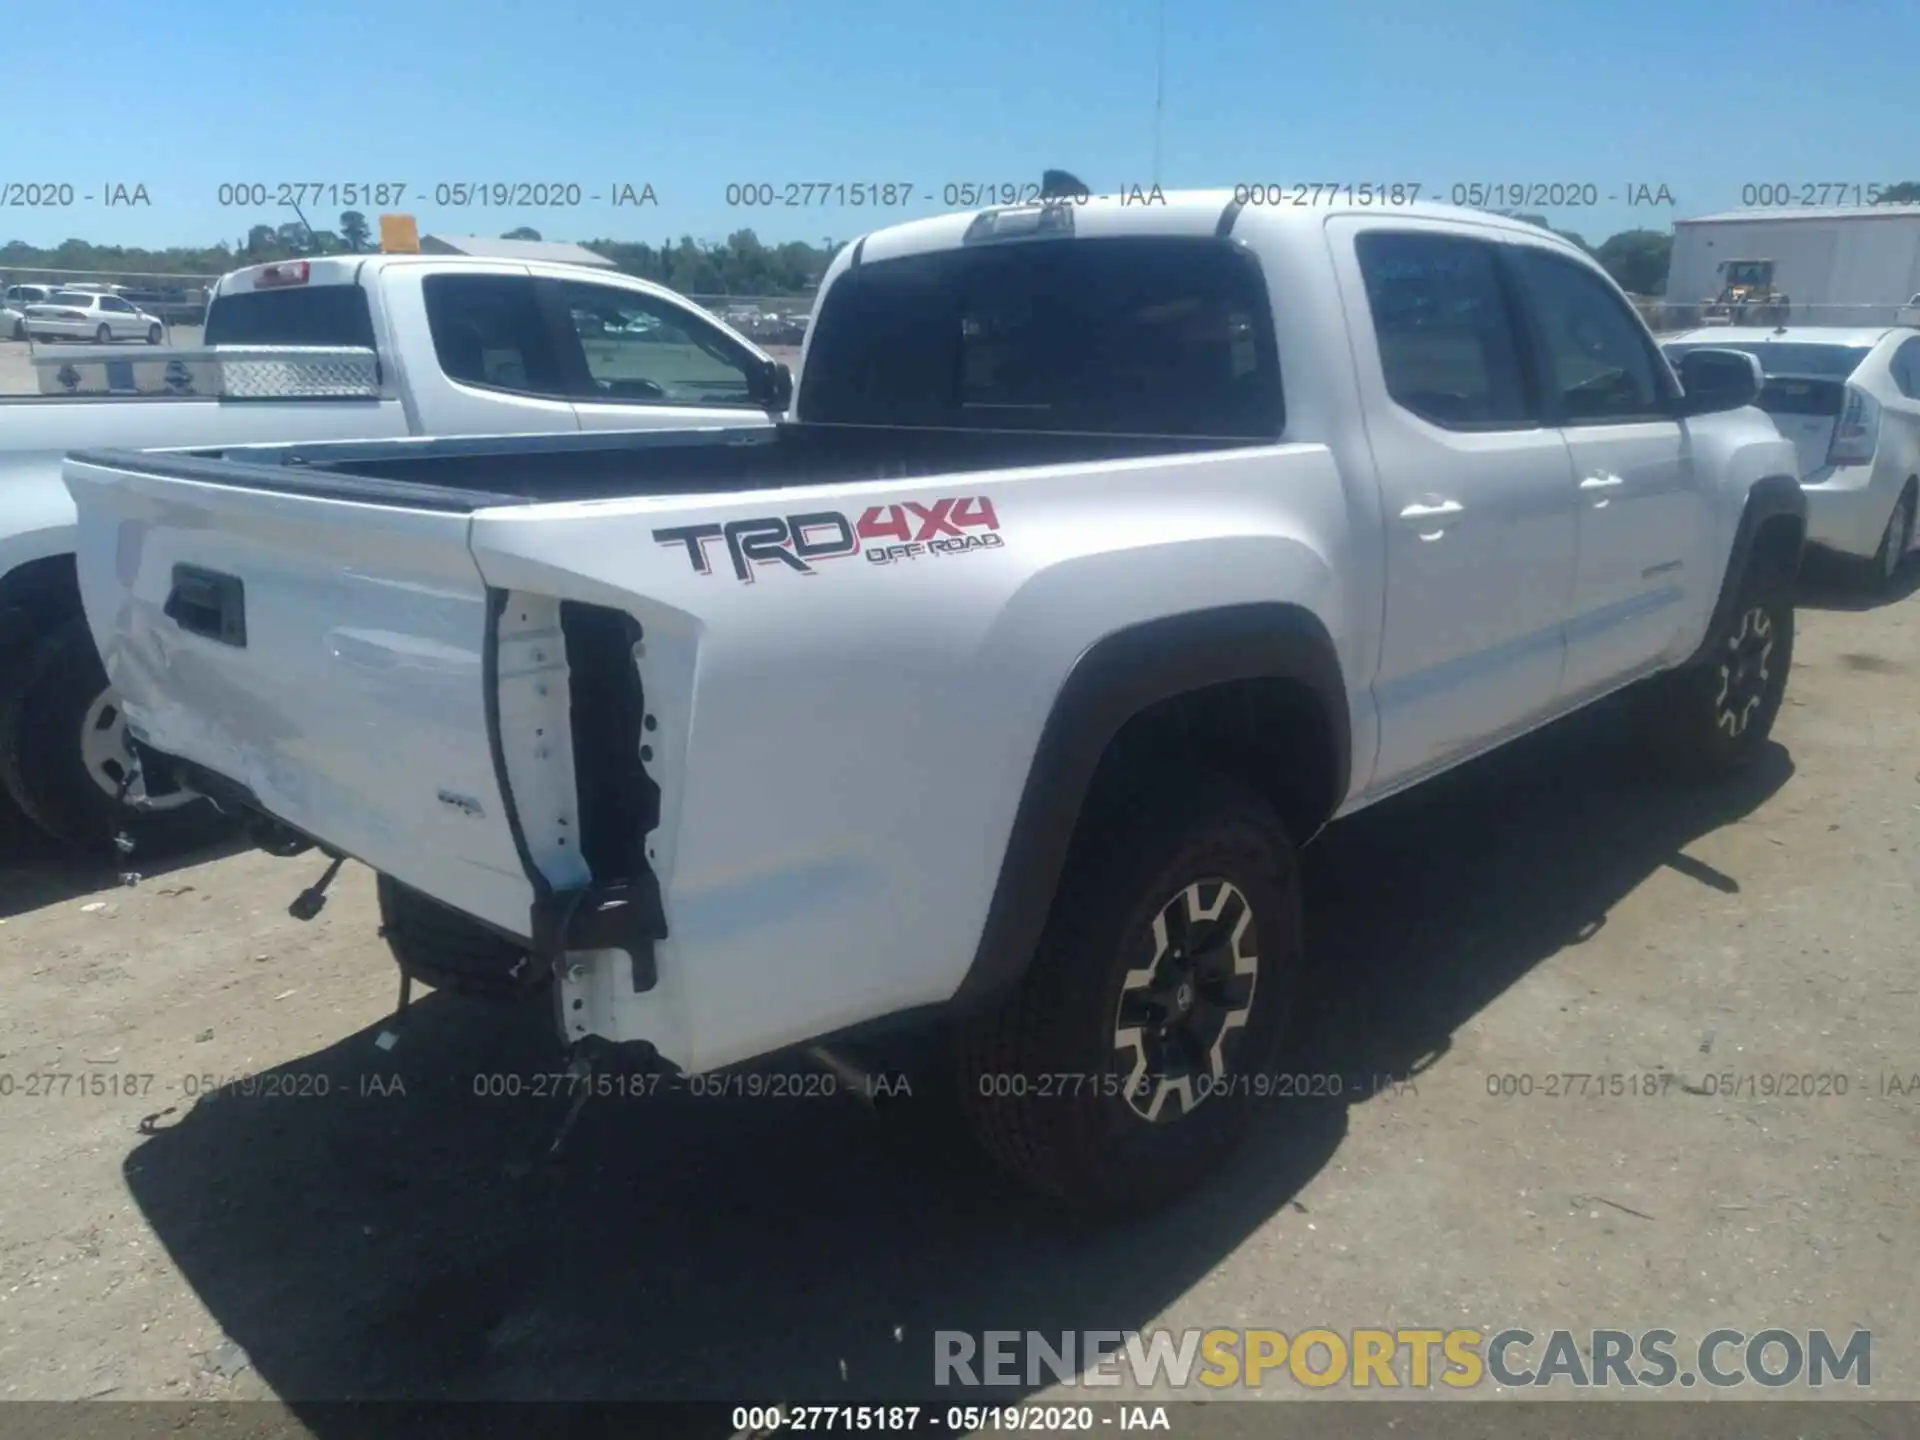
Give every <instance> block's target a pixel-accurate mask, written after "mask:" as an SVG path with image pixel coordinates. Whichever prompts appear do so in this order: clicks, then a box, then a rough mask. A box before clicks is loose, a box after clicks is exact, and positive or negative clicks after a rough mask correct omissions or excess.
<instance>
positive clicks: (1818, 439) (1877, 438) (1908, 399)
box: [1661, 325, 1920, 591]
mask: <svg viewBox="0 0 1920 1440" xmlns="http://www.w3.org/2000/svg"><path fill="white" fill-rule="evenodd" d="M1661 348H1662V349H1664V350H1665V351H1666V353H1667V358H1668V359H1669V360H1671V361H1673V362H1674V364H1675V365H1676V366H1677V365H1678V364H1679V362H1680V357H1681V356H1683V355H1685V354H1686V353H1687V352H1688V351H1689V350H1695V349H1703V348H1712V349H1716V350H1744V351H1746V352H1747V353H1748V354H1750V355H1753V356H1754V357H1755V358H1757V359H1758V360H1759V361H1760V369H1761V371H1762V372H1763V373H1764V374H1765V375H1766V377H1767V378H1766V386H1765V388H1764V389H1762V390H1761V392H1760V398H1759V400H1758V401H1756V402H1755V403H1756V404H1758V405H1759V406H1760V408H1761V409H1762V410H1765V411H1766V412H1767V413H1768V414H1770V415H1771V416H1773V423H1774V424H1775V425H1776V426H1777V427H1779V430H1780V433H1781V434H1782V435H1784V436H1786V437H1787V438H1788V439H1789V440H1791V441H1793V443H1794V446H1795V448H1796V449H1797V450H1798V451H1799V456H1800V488H1801V490H1803V491H1804V492H1805V493H1806V497H1807V543H1808V544H1809V545H1811V546H1818V547H1819V548H1821V549H1824V550H1830V551H1833V552H1835V553H1837V554H1839V555H1842V556H1844V557H1846V558H1847V559H1848V560H1850V561H1852V562H1854V566H1855V569H1856V571H1857V573H1858V576H1859V579H1860V581H1861V583H1862V584H1863V585H1864V586H1865V587H1866V588H1868V589H1870V590H1874V591H1883V590H1885V589H1887V588H1888V587H1889V586H1890V585H1891V584H1892V581H1893V578H1894V575H1895V573H1896V572H1897V571H1898V570H1899V568H1900V562H1901V560H1902V559H1903V558H1904V557H1905V556H1906V554H1907V552H1908V551H1909V550H1910V549H1912V548H1913V541H1914V515H1915V506H1916V502H1917V501H1920V332H1916V331H1914V330H1913V329H1911V328H1909V327H1905V326H1897V327H1891V328H1890V327H1887V326H1875V327H1871V328H1864V329H1850V328H1842V327H1839V326H1831V327H1829V326H1818V325H1798V326H1793V327H1787V326H1781V327H1779V328H1778V329H1771V330H1769V329H1760V328H1753V327H1741V328H1728V327H1726V326H1715V327H1713V328H1712V329H1710V330H1693V331H1688V332H1686V333H1684V334H1680V335H1674V336H1670V337H1668V338H1667V339H1666V340H1665V341H1664V342H1663V343H1662V346H1661Z"/></svg>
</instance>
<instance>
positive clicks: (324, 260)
mask: <svg viewBox="0 0 1920 1440" xmlns="http://www.w3.org/2000/svg"><path fill="white" fill-rule="evenodd" d="M503 260H509V257H507V256H504V255H441V254H436V253H433V252H429V251H421V252H420V253H418V254H412V253H408V254H386V253H383V252H376V253H373V254H367V255H309V256H294V257H291V258H289V259H286V260H272V261H266V262H264V263H262V264H259V265H246V266H242V267H241V268H240V269H238V270H229V271H228V272H227V273H226V274H225V275H222V276H221V277H220V280H219V283H218V284H217V285H215V286H214V290H213V293H214V294H217V295H231V294H234V293H235V292H237V291H244V290H252V289H255V288H258V287H257V285H256V282H257V281H258V280H259V278H260V276H261V275H262V274H263V273H264V272H266V271H268V270H272V269H275V268H277V267H280V266H291V265H300V264H304V265H306V266H307V273H308V276H309V279H308V280H307V282H306V283H308V284H312V285H351V284H354V283H356V282H357V281H358V280H359V279H360V277H361V276H362V275H363V274H367V273H369V272H378V271H380V270H383V269H385V268H387V267H388V266H390V265H421V264H426V265H432V266H433V267H434V268H436V269H448V268H455V267H458V266H462V265H472V266H474V267H475V268H476V269H479V268H484V267H486V266H490V265H498V264H500V263H501V261H503ZM509 263H514V264H519V263H525V264H532V265H560V266H567V267H573V268H578V269H580V270H582V271H585V270H588V269H591V270H592V271H593V273H594V274H595V275H597V276H598V277H600V278H602V279H606V278H609V277H611V276H618V277H619V278H620V279H622V280H624V281H632V280H634V279H635V278H636V277H634V276H631V275H627V274H624V273H623V272H620V271H615V270H609V269H608V268H607V267H606V266H605V265H596V266H592V267H589V266H586V265H576V263H575V262H573V261H568V260H555V259H552V258H549V257H545V256H513V257H511V260H510V261H509ZM643 283H644V282H643Z"/></svg>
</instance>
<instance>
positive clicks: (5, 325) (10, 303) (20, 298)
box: [0, 285, 59, 340]
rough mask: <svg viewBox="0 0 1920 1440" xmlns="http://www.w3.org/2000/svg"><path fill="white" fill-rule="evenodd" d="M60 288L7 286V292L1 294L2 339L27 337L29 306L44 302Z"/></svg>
mask: <svg viewBox="0 0 1920 1440" xmlns="http://www.w3.org/2000/svg"><path fill="white" fill-rule="evenodd" d="M58 288H59V287H57V286H54V285H9V286H7V290H6V294H5V295H4V296H0V340H24V339H26V338H27V306H29V305H39V304H43V303H44V302H46V301H47V300H48V299H50V298H52V296H53V293H54V291H55V290H56V289H58Z"/></svg>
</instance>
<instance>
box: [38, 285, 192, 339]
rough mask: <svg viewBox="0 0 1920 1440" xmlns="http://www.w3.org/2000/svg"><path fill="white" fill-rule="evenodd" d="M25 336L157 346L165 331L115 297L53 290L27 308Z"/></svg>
mask: <svg viewBox="0 0 1920 1440" xmlns="http://www.w3.org/2000/svg"><path fill="white" fill-rule="evenodd" d="M26 324H27V333H28V334H29V335H31V336H32V338H34V339H35V340H92V341H94V342H95V343H96V344H100V345H106V344H110V343H112V342H113V341H115V340H144V341H146V342H147V344H149V345H158V344H159V343H160V342H161V341H162V340H163V339H165V338H166V334H167V327H166V326H165V325H164V324H163V323H162V322H161V319H160V317H159V316H158V315H149V314H148V313H147V312H146V311H145V310H142V309H141V308H140V307H139V306H137V305H131V304H129V303H128V302H126V301H125V300H122V299H121V298H120V297H119V296H118V295H102V294H99V293H97V292H95V291H90V290H56V291H54V292H53V294H52V295H50V296H48V297H47V299H46V300H44V301H43V302H41V303H40V304H38V305H29V306H27V319H26Z"/></svg>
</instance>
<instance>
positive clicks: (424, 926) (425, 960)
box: [374, 875, 551, 1001]
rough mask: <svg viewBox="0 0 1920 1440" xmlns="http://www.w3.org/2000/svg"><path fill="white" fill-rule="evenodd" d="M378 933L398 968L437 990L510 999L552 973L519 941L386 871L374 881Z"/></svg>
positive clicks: (522, 994)
mask: <svg viewBox="0 0 1920 1440" xmlns="http://www.w3.org/2000/svg"><path fill="white" fill-rule="evenodd" d="M374 888H375V893H376V896H377V898H378V900H379V904H380V934H381V937H382V938H383V939H384V940H385V941H386V942H387V948H388V949H389V950H390V951H392V952H393V959H394V963H395V964H396V965H398V966H399V967H400V970H401V973H402V974H405V975H409V976H411V977H412V978H413V979H415V980H418V981H419V982H420V983H421V984H423V985H430V986H432V987H433V988H434V989H435V990H451V991H454V992H455V993H456V994H460V995H470V996H472V997H474V998H475V999H480V1000H496V1001H513V1000H519V999H524V998H525V997H527V996H529V995H532V994H535V993H537V992H538V991H540V990H541V989H543V988H544V987H545V986H546V983H547V981H548V980H549V979H550V978H551V977H550V976H549V975H548V974H547V973H546V972H545V971H543V970H542V969H541V968H540V967H539V966H537V965H535V964H534V962H533V958H532V956H530V955H529V954H528V953H527V948H526V946H524V945H521V944H519V943H518V942H517V941H514V940H509V939H508V938H506V937H505V936H504V935H500V934H498V933H497V932H495V931H492V930H489V929H488V928H487V927H486V926H484V925H482V924H480V923H479V922H478V921H474V920H469V919H468V918H467V917H466V916H464V915H462V914H460V913H459V911H457V910H450V909H448V908H447V907H446V906H445V905H442V904H441V903H440V902H439V901H438V900H433V899H430V898H429V897H427V896H425V895H422V894H421V893H420V892H419V891H418V890H414V889H410V888H409V887H407V886H405V885H402V884H401V883H400V882H399V881H398V880H395V879H394V878H393V877H392V876H390V875H382V876H380V877H379V878H378V880H377V881H376V882H375V887H374Z"/></svg>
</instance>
